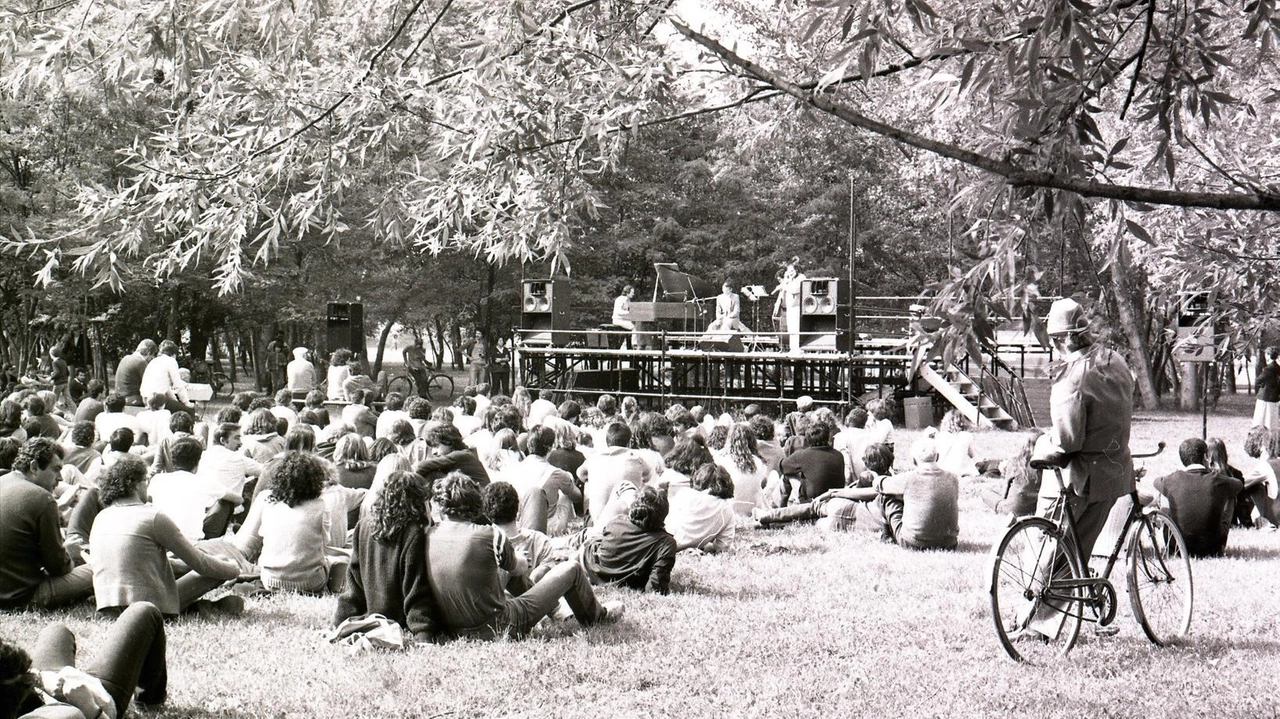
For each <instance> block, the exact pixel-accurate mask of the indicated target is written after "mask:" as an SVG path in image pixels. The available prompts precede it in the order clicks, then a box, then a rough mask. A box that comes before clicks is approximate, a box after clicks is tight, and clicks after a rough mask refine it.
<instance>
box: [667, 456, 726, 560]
mask: <svg viewBox="0 0 1280 719" xmlns="http://www.w3.org/2000/svg"><path fill="white" fill-rule="evenodd" d="M736 522H737V518H736V515H735V513H734V511H733V480H731V479H730V478H729V471H728V470H727V469H725V468H724V467H721V466H720V465H718V464H715V463H712V462H708V463H706V464H703V465H702V466H701V467H699V468H698V471H696V472H694V475H693V483H692V485H691V486H690V487H689V488H687V489H684V490H682V491H679V492H673V493H672V495H671V511H670V513H669V514H668V515H667V525H666V526H667V531H668V532H670V533H671V536H673V537H675V539H676V546H677V547H679V548H680V549H701V550H703V551H706V552H715V551H719V550H721V549H724V548H726V547H727V546H728V542H729V540H731V539H733V535H734V527H735V524H736Z"/></svg>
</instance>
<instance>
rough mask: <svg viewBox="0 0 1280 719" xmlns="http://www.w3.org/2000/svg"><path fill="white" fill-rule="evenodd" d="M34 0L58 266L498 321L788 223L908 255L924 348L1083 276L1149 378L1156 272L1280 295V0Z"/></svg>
mask: <svg viewBox="0 0 1280 719" xmlns="http://www.w3.org/2000/svg"><path fill="white" fill-rule="evenodd" d="M41 3H42V0H26V2H19V3H16V4H12V5H10V6H8V8H7V9H6V10H4V11H0V16H2V19H3V21H4V28H5V30H4V32H3V33H0V93H2V94H0V113H2V114H0V118H3V125H4V127H3V128H0V132H3V133H4V134H3V135H0V149H2V150H3V152H0V155H2V156H3V159H2V160H0V166H2V167H3V168H4V169H5V170H6V177H5V180H6V181H5V184H4V187H3V189H2V190H0V210H2V211H3V212H4V213H6V219H7V221H8V222H7V224H8V225H9V226H10V227H11V228H12V230H11V231H10V232H8V233H7V234H8V237H9V239H8V241H7V242H6V247H8V248H9V249H10V250H11V251H13V252H16V253H18V254H17V255H12V256H20V257H21V258H22V259H23V262H25V263H34V266H32V267H24V268H19V269H17V270H16V272H17V274H19V275H23V274H25V275H28V276H31V275H34V276H35V278H36V279H37V280H38V282H39V283H40V284H41V285H45V286H50V285H52V284H57V283H62V282H68V281H69V279H70V277H71V276H72V274H75V275H78V276H83V277H85V278H86V284H85V286H84V287H82V288H81V289H79V290H77V292H78V293H79V296H81V297H84V296H86V295H87V293H91V292H98V293H102V292H108V293H110V294H109V295H102V296H106V297H109V298H115V300H118V299H119V297H120V293H124V294H125V295H127V294H129V293H130V292H131V291H132V289H133V288H134V287H135V286H138V287H141V286H144V285H148V284H150V285H153V286H154V285H155V284H156V283H157V282H160V283H164V282H167V281H169V280H171V279H173V278H175V277H184V278H190V280H184V282H185V283H186V286H187V287H189V288H191V289H190V292H191V293H192V294H190V296H191V297H205V296H208V297H214V296H217V295H225V294H227V293H229V292H232V291H241V290H243V291H245V292H246V294H245V295H244V297H245V298H253V297H254V296H260V297H261V298H262V301H261V302H259V301H257V300H253V299H246V301H244V302H243V303H240V302H237V303H236V304H237V305H242V306H246V307H264V308H271V309H272V311H273V312H275V313H276V315H275V316H278V317H280V318H288V317H291V316H296V317H299V318H305V317H314V316H315V308H316V306H317V305H318V304H319V303H321V302H322V301H323V299H326V298H332V297H333V296H334V291H333V290H334V288H335V287H337V288H340V289H341V290H342V293H341V294H343V295H345V296H354V295H361V296H365V297H369V298H370V302H371V303H372V304H373V306H374V307H375V308H376V310H377V312H378V314H379V315H380V317H381V318H382V319H383V320H387V321H399V322H404V323H407V324H408V325H409V326H411V327H416V328H423V329H425V328H427V327H428V326H431V325H432V323H434V327H435V331H436V333H437V335H438V336H441V337H443V335H444V333H445V329H446V328H447V327H456V325H457V324H458V322H459V321H464V322H467V321H473V322H478V323H480V324H484V325H489V326H494V327H502V326H503V325H505V323H507V322H510V321H511V319H512V317H511V314H510V312H511V304H512V301H513V300H514V298H515V289H514V288H515V281H516V278H517V271H516V270H514V269H512V268H511V267H510V265H509V264H508V263H519V264H522V265H528V266H527V267H526V268H525V269H524V270H521V271H520V274H523V275H525V276H532V275H534V274H545V273H549V272H559V271H564V270H570V269H572V270H573V271H574V275H575V277H576V278H577V282H578V286H579V292H580V294H581V296H582V297H583V298H607V297H609V296H611V294H612V292H613V291H614V290H615V289H616V285H617V284H618V283H620V282H622V281H625V280H633V281H636V280H644V279H646V278H648V277H651V274H650V272H651V271H650V270H649V266H650V264H651V263H652V262H654V261H665V260H668V259H675V260H678V261H679V262H680V263H681V264H682V266H683V267H685V268H686V269H689V270H691V271H694V272H696V273H700V274H703V275H704V276H707V277H709V278H718V277H722V276H733V277H735V278H737V279H739V280H740V281H743V282H760V283H764V284H768V283H769V282H770V280H771V279H772V272H773V270H774V269H775V268H776V266H777V264H778V262H779V260H780V259H781V258H783V257H786V256H789V255H791V254H800V255H801V256H802V258H803V259H804V261H805V262H806V264H807V266H808V267H810V268H812V269H813V271H815V272H829V273H830V274H837V275H842V273H843V272H844V271H845V270H846V269H847V267H848V266H849V264H850V261H851V260H852V261H853V263H854V264H855V265H856V266H857V267H858V268H859V269H860V271H859V272H858V273H857V274H858V285H859V286H858V292H859V293H860V294H878V293H884V294H890V293H892V294H897V293H915V292H918V291H921V290H922V289H925V288H927V289H928V291H929V292H930V293H932V294H933V295H934V296H935V297H936V301H935V310H936V311H937V312H938V313H939V314H940V315H943V316H944V317H946V318H947V319H948V322H947V323H946V324H945V325H944V328H943V331H942V333H941V335H940V336H939V337H938V339H940V340H941V342H939V344H938V345H937V347H936V349H937V351H940V352H950V351H954V350H956V349H957V348H966V347H967V348H973V347H976V345H977V344H978V343H980V342H984V341H990V339H991V337H992V332H993V330H994V328H995V327H996V326H997V324H998V323H999V322H1000V321H1002V320H1006V319H1009V318H1021V319H1022V320H1023V321H1024V323H1025V326H1026V328H1027V329H1028V330H1030V331H1033V332H1034V331H1036V330H1037V319H1036V317H1037V312H1036V309H1035V308H1036V307H1037V302H1039V300H1040V299H1041V297H1042V296H1043V295H1045V294H1055V293H1066V294H1071V293H1080V294H1083V295H1086V296H1088V297H1092V298H1094V299H1097V300H1100V301H1099V302H1098V303H1097V308H1098V311H1099V312H1102V313H1105V314H1108V315H1110V316H1111V317H1112V318H1113V319H1114V324H1115V326H1116V327H1117V328H1118V332H1117V336H1118V337H1119V338H1121V339H1123V340H1124V341H1125V342H1127V343H1128V345H1129V347H1130V350H1131V352H1130V356H1131V358H1135V359H1137V360H1139V370H1140V371H1139V377H1140V387H1141V389H1142V394H1143V395H1144V399H1145V400H1146V401H1148V402H1154V401H1155V399H1156V398H1155V393H1156V391H1157V386H1156V382H1155V380H1154V378H1153V375H1154V374H1157V370H1155V369H1153V368H1152V367H1150V366H1148V365H1147V364H1146V362H1147V358H1148V357H1150V356H1158V355H1159V354H1160V351H1161V349H1160V348H1164V349H1163V351H1164V352H1165V353H1166V354H1167V347H1168V336H1167V332H1166V328H1167V326H1168V325H1167V320H1168V318H1169V317H1170V316H1171V315H1172V314H1173V312H1172V309H1171V308H1172V302H1173V301H1174V300H1175V299H1176V297H1177V295H1178V293H1179V292H1180V291H1182V290H1184V289H1194V288H1202V287H1214V288H1216V289H1218V291H1219V295H1218V296H1219V298H1220V300H1221V304H1220V305H1219V308H1218V309H1219V319H1222V318H1226V319H1228V320H1230V322H1228V323H1224V326H1225V327H1228V328H1230V332H1229V333H1228V334H1227V335H1226V336H1224V337H1223V338H1222V341H1223V343H1224V346H1225V345H1235V344H1239V343H1240V342H1241V341H1245V340H1250V339H1252V338H1253V337H1255V336H1256V335H1257V334H1258V332H1259V331H1260V328H1261V327H1262V326H1263V325H1264V324H1265V322H1266V321H1268V320H1270V319H1271V317H1272V315H1273V313H1274V311H1275V310H1274V308H1275V300H1276V295H1275V293H1276V289H1277V288H1276V287H1275V286H1274V282H1273V281H1272V280H1271V279H1270V274H1271V273H1270V272H1269V271H1268V268H1269V267H1270V265H1271V263H1273V262H1274V261H1275V259H1276V258H1275V257H1274V251H1273V250H1272V249H1271V248H1272V247H1273V246H1274V236H1273V234H1272V233H1273V225H1274V222H1273V220H1272V219H1271V218H1272V215H1271V214H1270V212H1269V211H1271V210H1275V209H1280V190H1277V188H1276V187H1275V183H1274V175H1275V168H1273V167H1272V165H1273V164H1274V160H1273V159H1272V157H1271V153H1269V152H1268V150H1269V148H1270V147H1271V145H1272V137H1273V135H1274V128H1273V127H1272V126H1271V125H1270V122H1269V121H1270V117H1271V113H1270V111H1269V110H1270V107H1271V105H1272V104H1273V103H1274V100H1275V99H1276V97H1277V95H1276V94H1275V92H1274V89H1273V88H1274V86H1275V82H1274V80H1275V79H1276V72H1275V64H1274V61H1275V53H1274V50H1275V47H1274V46H1275V42H1276V40H1277V38H1280V17H1278V16H1277V15H1276V12H1275V6H1274V0H1254V1H1253V2H1249V3H1247V4H1239V3H1228V2H1225V1H1223V0H1199V1H1198V2H1193V3H1186V2H1171V1H1169V0H1096V1H1094V2H1090V1H1088V0H1040V1H1037V2H1024V1H1017V2H977V3H974V2H959V1H954V0H953V1H950V2H943V1H942V0H934V2H932V3H930V2H928V1H927V0H872V1H870V2H864V3H849V2H834V1H833V2H828V1H825V0H824V1H821V2H814V3H812V4H806V3H783V4H781V5H777V4H767V5H766V4H756V3H751V2H719V3H713V2H707V3H702V4H698V5H694V4H689V5H687V6H686V5H685V4H683V3H678V4H673V3H670V2H655V3H622V2H606V1H605V0H580V1H579V2H577V3H574V4H568V5H566V4H562V3H556V2H550V1H549V0H546V1H541V2H539V1H536V0H535V1H532V2H530V1H526V0H512V2H508V3H503V4H500V5H492V4H485V3H476V2H468V1H466V0H437V1H436V2H433V3H430V4H428V3H427V2H426V1H425V0H414V1H412V2H396V3H386V4H376V3H375V4H370V3H360V2H352V1H349V0H338V1H336V2H334V1H329V2H296V1H295V2H269V3H265V4H245V3H243V2H241V1H240V0H209V1H208V2H205V3H201V4H198V5H194V6H189V5H184V4H180V3H172V2H168V1H167V0H143V1H142V2H137V3H130V4H128V5H127V6H118V5H112V4H101V3H95V2H93V1H92V0H78V1H74V0H73V2H67V3H57V4H53V5H45V4H41ZM851 199H852V202H850V200H851ZM851 206H852V211H850V208H851ZM851 232H852V234H853V236H855V237H856V238H857V241H858V248H859V249H858V251H857V252H858V254H857V255H856V256H855V257H852V258H851V257H850V256H849V249H848V248H849V241H848V238H849V236H850V234H851ZM424 252H425V253H427V254H426V255H423V254H422V253H424ZM437 258H449V259H448V261H447V262H444V261H440V260H439V259H437ZM540 263H545V264H540ZM6 286H7V285H6ZM77 286H78V285H77ZM158 289H159V290H160V291H161V294H164V291H165V288H164V287H160V288H158ZM15 291H16V290H15ZM184 291H185V290H184ZM503 293H506V294H503ZM73 294H74V293H73ZM95 301H97V300H95ZM102 301H104V302H105V301H106V300H102ZM592 301H596V300H594V299H591V300H586V301H584V306H585V304H586V303H588V302H592ZM174 302H176V300H174V299H173V293H170V294H169V306H171V307H172V306H175V305H174ZM82 304H83V303H82ZM116 304H119V303H118V302H116ZM495 305H496V306H497V307H496V309H497V311H496V312H495ZM209 306H213V305H209ZM291 313H292V314H291ZM440 318H444V324H443V325H441V323H440ZM30 321H31V320H30V318H29V317H28V318H26V319H23V320H21V321H20V323H21V322H25V323H27V326H29V325H30ZM166 329H167V328H166Z"/></svg>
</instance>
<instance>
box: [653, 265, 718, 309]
mask: <svg viewBox="0 0 1280 719" xmlns="http://www.w3.org/2000/svg"><path fill="white" fill-rule="evenodd" d="M653 269H655V270H657V272H658V282H657V284H655V285H654V287H653V301H654V302H659V301H667V302H687V301H689V300H703V299H710V298H712V297H715V296H716V295H718V294H720V288H719V287H717V286H715V285H713V284H712V283H710V282H707V281H706V280H704V279H702V278H701V277H695V276H694V275H691V274H689V273H688V272H681V271H680V270H678V269H676V263H674V262H655V263H653Z"/></svg>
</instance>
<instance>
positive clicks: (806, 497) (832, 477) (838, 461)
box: [767, 422, 846, 507]
mask: <svg viewBox="0 0 1280 719" xmlns="http://www.w3.org/2000/svg"><path fill="white" fill-rule="evenodd" d="M804 440H805V446H804V447H803V448H801V449H798V450H796V451H795V452H794V453H792V454H791V455H789V456H787V458H786V459H783V460H782V464H781V465H779V474H781V475H782V486H781V487H780V492H779V495H778V496H773V497H767V500H768V501H770V502H773V503H776V504H777V506H779V507H785V506H787V502H788V501H790V495H791V480H792V479H797V480H799V483H800V486H799V489H798V490H797V495H798V497H799V500H800V501H801V502H808V501H810V500H812V499H813V498H814V497H817V496H818V495H820V494H822V493H823V492H826V491H827V490H830V489H840V488H841V487H843V486H844V485H845V477H846V470H845V466H844V455H842V454H840V453H839V452H837V451H836V450H835V449H833V448H832V447H831V428H830V427H828V426H827V424H826V423H825V422H810V424H809V426H808V427H807V428H805V431H804Z"/></svg>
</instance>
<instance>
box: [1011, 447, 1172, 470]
mask: <svg viewBox="0 0 1280 719" xmlns="http://www.w3.org/2000/svg"><path fill="white" fill-rule="evenodd" d="M1164 448H1165V443H1164V442H1163V441H1160V442H1157V443H1156V451H1154V452H1148V453H1146V454H1131V455H1129V456H1130V457H1132V458H1134V459H1145V458H1147V457H1154V456H1156V455H1157V454H1160V453H1161V452H1163V451H1164ZM1027 464H1030V465H1031V468H1032V469H1062V468H1063V467H1065V466H1067V455H1066V454H1065V453H1063V452H1054V453H1052V454H1046V455H1043V456H1040V457H1032V458H1031V460H1030V461H1028V462H1027Z"/></svg>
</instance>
